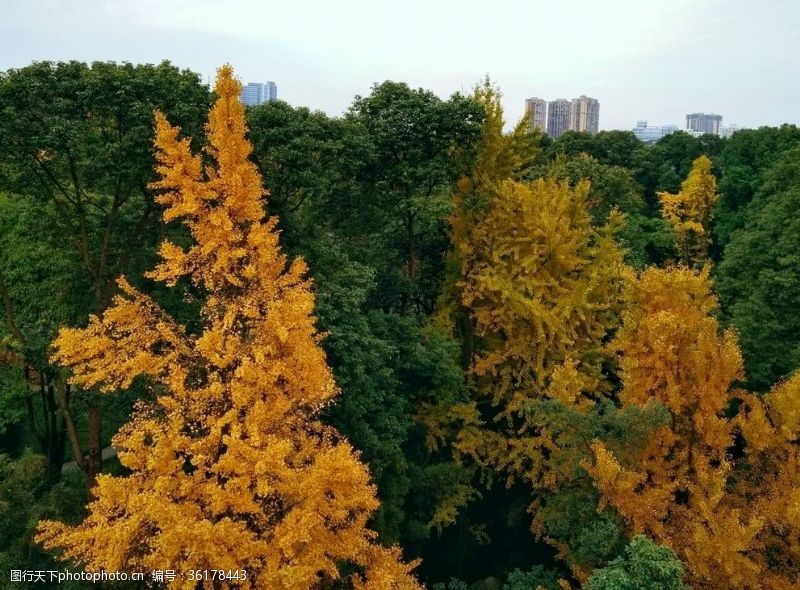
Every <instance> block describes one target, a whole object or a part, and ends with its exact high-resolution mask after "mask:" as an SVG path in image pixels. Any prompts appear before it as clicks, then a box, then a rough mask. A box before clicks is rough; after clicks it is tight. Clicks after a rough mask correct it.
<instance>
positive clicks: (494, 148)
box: [436, 77, 540, 368]
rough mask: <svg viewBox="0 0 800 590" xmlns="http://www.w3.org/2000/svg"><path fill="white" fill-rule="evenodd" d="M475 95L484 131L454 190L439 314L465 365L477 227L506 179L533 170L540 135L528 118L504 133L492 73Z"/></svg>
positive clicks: (469, 358) (469, 343) (470, 336)
mask: <svg viewBox="0 0 800 590" xmlns="http://www.w3.org/2000/svg"><path fill="white" fill-rule="evenodd" d="M473 98H474V99H475V101H476V102H478V103H479V104H480V105H481V106H482V107H483V112H484V120H483V129H482V133H481V138H480V141H479V142H478V146H477V149H476V153H475V159H474V162H473V164H472V167H471V169H470V170H469V172H468V173H467V174H465V175H464V176H462V177H461V178H459V179H458V182H457V183H456V190H455V192H454V193H453V211H452V212H451V214H450V217H449V222H450V243H451V250H450V252H449V253H448V259H447V274H446V276H445V281H444V285H443V288H442V292H441V294H440V296H439V300H438V301H437V315H436V320H437V323H438V324H439V325H440V326H441V327H443V328H444V329H445V330H446V331H447V332H450V333H452V334H454V335H458V336H459V337H460V340H461V341H462V345H463V353H464V359H463V360H464V365H465V368H466V366H467V365H469V363H470V362H471V361H472V354H473V352H474V351H473V350H472V346H473V344H474V342H473V340H474V335H473V334H472V331H473V327H472V325H471V324H470V321H469V318H468V317H467V314H466V311H465V310H464V308H463V306H462V305H461V294H460V293H461V287H460V286H459V282H460V281H461V280H462V279H463V278H464V276H466V275H467V274H468V273H469V268H468V265H469V261H470V259H471V255H472V254H471V253H472V252H473V250H474V248H475V244H474V243H473V230H474V228H475V225H476V224H477V223H478V222H479V221H480V220H481V219H482V218H483V216H484V215H485V214H486V212H487V210H488V209H489V207H490V206H491V204H492V202H493V201H494V199H495V198H497V195H498V193H499V192H500V190H501V188H502V185H503V183H504V182H505V181H508V180H514V181H519V180H521V179H522V178H523V177H524V176H525V174H527V173H528V172H529V171H530V168H531V166H532V164H533V160H534V158H535V157H536V154H537V152H538V151H539V147H538V143H539V138H540V136H539V135H538V133H530V131H529V129H530V125H529V121H528V120H527V119H524V118H523V119H521V120H520V121H519V122H518V123H517V125H516V126H515V127H514V129H513V130H512V132H511V133H504V132H503V127H504V126H505V120H504V118H503V106H502V104H501V98H502V94H501V93H500V90H499V89H498V88H497V87H495V86H494V85H493V84H492V82H491V80H490V79H489V78H488V77H487V78H486V79H485V80H484V81H483V83H482V84H479V85H477V86H476V87H475V90H474V92H473Z"/></svg>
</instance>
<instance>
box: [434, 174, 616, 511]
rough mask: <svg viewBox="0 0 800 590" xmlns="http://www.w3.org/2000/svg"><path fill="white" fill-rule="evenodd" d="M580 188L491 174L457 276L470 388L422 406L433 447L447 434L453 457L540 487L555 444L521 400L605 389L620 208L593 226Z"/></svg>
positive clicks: (590, 394) (584, 402)
mask: <svg viewBox="0 0 800 590" xmlns="http://www.w3.org/2000/svg"><path fill="white" fill-rule="evenodd" d="M588 194H589V185H588V183H585V182H582V183H579V184H578V185H577V186H575V187H572V186H570V185H569V184H568V183H567V182H561V181H558V180H556V179H554V178H543V179H537V180H535V181H533V182H530V183H520V182H514V181H510V180H506V181H505V182H503V183H500V184H499V185H498V187H497V193H496V195H495V196H494V197H493V199H492V201H491V204H490V206H489V207H488V209H487V211H486V213H485V215H484V216H483V218H482V219H481V220H480V221H479V222H478V223H477V224H475V227H474V228H473V230H472V234H471V236H470V244H471V247H470V248H469V249H468V250H465V255H466V259H465V267H464V268H465V269H466V271H467V272H466V274H465V276H463V277H462V279H461V280H460V281H459V283H458V286H459V289H460V296H461V301H460V304H461V305H462V306H463V308H464V309H465V310H466V311H467V312H468V313H469V317H470V321H471V322H472V326H473V330H474V334H475V344H474V350H475V354H474V358H473V361H472V363H471V364H470V365H469V367H468V375H469V389H470V393H471V398H470V399H469V400H468V401H466V402H464V403H459V404H453V405H451V406H445V407H430V408H423V412H425V414H424V418H425V420H426V425H427V426H428V427H429V432H430V441H429V442H430V444H431V445H432V446H433V445H437V444H441V443H443V442H445V443H447V444H449V445H450V446H451V447H452V449H453V451H454V454H455V456H456V458H458V459H460V458H462V457H468V458H470V459H471V462H473V463H474V464H477V465H480V466H481V467H484V468H487V469H489V470H492V471H496V472H498V473H500V474H502V475H505V476H508V478H509V481H510V480H514V479H521V480H524V481H527V482H529V483H531V484H532V486H533V487H534V488H536V489H537V490H541V489H542V488H548V489H549V488H550V487H552V485H554V477H553V476H552V472H550V466H551V461H550V459H552V457H553V455H554V454H556V453H560V452H561V449H558V448H556V447H557V443H555V442H554V441H553V439H552V438H551V436H550V433H549V432H548V428H547V425H546V424H542V423H539V422H537V418H535V417H533V416H532V415H531V413H530V412H529V411H528V409H529V405H530V404H531V403H532V402H537V401H542V400H547V399H556V400H559V401H561V402H563V403H564V404H566V405H567V406H569V407H574V408H583V409H585V408H588V407H590V406H591V404H592V400H593V399H597V398H600V397H602V395H603V392H604V391H607V390H608V384H607V383H605V377H604V375H603V371H602V368H603V362H604V359H606V358H607V355H606V353H605V340H606V339H607V337H608V334H609V332H610V330H612V329H613V328H614V327H615V325H616V322H617V317H618V315H619V309H618V307H619V304H618V301H619V298H620V290H621V288H622V275H623V271H624V268H625V266H624V262H623V259H622V253H621V251H620V250H619V249H618V248H617V247H616V245H615V243H614V239H613V231H614V228H615V226H616V225H617V224H618V222H619V219H618V216H617V215H616V214H615V215H614V219H612V220H611V221H610V224H609V225H608V226H606V227H604V228H600V229H598V228H595V227H593V226H592V223H591V218H590V216H589V213H588V211H587V207H586V199H587V198H588ZM459 493H460V495H459V496H458V497H455V498H453V499H449V500H448V503H447V504H445V505H444V506H443V507H442V509H440V511H439V512H438V513H437V514H436V515H435V516H434V523H435V524H449V523H450V522H452V521H453V520H454V518H455V516H456V513H457V508H458V507H459V506H460V505H462V504H465V503H466V502H467V501H468V500H469V499H470V498H471V496H472V494H470V491H469V490H464V489H462V490H460V491H459Z"/></svg>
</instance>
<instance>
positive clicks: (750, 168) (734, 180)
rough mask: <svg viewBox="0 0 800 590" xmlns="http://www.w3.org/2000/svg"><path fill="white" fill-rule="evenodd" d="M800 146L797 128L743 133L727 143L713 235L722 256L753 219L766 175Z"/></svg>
mask: <svg viewBox="0 0 800 590" xmlns="http://www.w3.org/2000/svg"><path fill="white" fill-rule="evenodd" d="M797 145H800V128H798V127H796V126H795V125H782V126H780V127H761V128H759V129H742V130H741V131H737V132H736V133H735V134H734V135H733V137H731V138H730V139H728V140H727V141H726V142H725V144H724V147H723V149H722V150H721V152H720V154H719V157H718V158H717V165H718V167H719V169H720V170H721V171H722V175H721V177H720V180H719V192H720V194H721V195H722V198H721V199H720V201H719V203H718V205H717V211H716V219H717V222H716V224H715V229H714V234H715V238H716V241H717V243H718V246H719V250H718V253H721V251H722V248H724V247H725V246H726V245H727V244H728V242H729V241H730V240H731V238H732V237H733V232H734V231H735V230H737V229H740V228H743V227H744V226H745V225H746V224H747V222H748V221H749V219H750V218H751V217H752V213H753V212H754V208H749V207H748V204H749V203H750V202H751V201H752V200H753V198H754V197H755V196H756V194H757V193H758V191H759V190H760V189H761V187H762V186H763V184H764V182H765V180H766V177H765V175H766V174H767V172H768V171H769V169H770V168H772V166H773V165H774V164H775V162H776V161H777V160H778V159H779V158H780V157H781V155H782V154H784V153H785V152H787V151H788V150H790V149H792V148H793V147H795V146H797Z"/></svg>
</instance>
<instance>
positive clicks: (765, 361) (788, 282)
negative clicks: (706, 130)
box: [716, 136, 800, 391]
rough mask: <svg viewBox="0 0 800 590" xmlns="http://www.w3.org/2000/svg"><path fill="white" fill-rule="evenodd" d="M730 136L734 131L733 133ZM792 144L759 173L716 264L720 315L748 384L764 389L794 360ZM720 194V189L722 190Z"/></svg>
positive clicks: (796, 177) (797, 338)
mask: <svg viewBox="0 0 800 590" xmlns="http://www.w3.org/2000/svg"><path fill="white" fill-rule="evenodd" d="M734 137H735V136H734ZM798 162H800V148H794V149H792V150H788V151H787V152H785V153H784V154H783V155H782V156H780V157H779V159H778V161H777V162H776V163H775V165H774V166H773V167H772V168H771V169H770V170H769V171H768V172H766V173H765V174H764V176H765V182H764V184H763V185H762V187H761V188H760V189H759V190H758V192H757V193H756V195H755V196H754V197H753V199H752V200H751V202H750V203H749V204H748V205H747V206H746V207H745V211H744V215H745V216H746V218H747V222H746V223H745V225H744V227H743V228H741V229H738V230H735V231H734V232H733V234H732V237H731V240H730V242H729V243H728V244H727V246H726V247H725V250H724V251H723V257H722V261H721V262H720V263H719V265H718V267H717V270H716V287H717V291H718V292H719V294H720V299H721V303H722V308H723V311H724V313H725V317H726V318H727V319H728V321H729V323H730V324H731V325H733V326H734V327H735V328H736V330H737V331H738V333H739V340H740V343H741V347H742V352H743V354H744V358H745V367H746V368H747V376H748V383H749V385H750V386H751V387H752V388H754V389H756V390H759V391H765V390H766V389H768V388H769V387H770V385H771V384H772V383H774V382H776V381H777V380H779V379H783V378H785V377H788V376H789V374H790V373H792V372H793V371H794V370H795V369H797V368H798V367H800V319H798V315H797V309H798V306H800V254H798V253H800V218H799V217H798V215H797V212H798V210H800V165H799V164H798ZM723 199H724V197H723Z"/></svg>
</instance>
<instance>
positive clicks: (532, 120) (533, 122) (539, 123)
mask: <svg viewBox="0 0 800 590" xmlns="http://www.w3.org/2000/svg"><path fill="white" fill-rule="evenodd" d="M525 117H526V118H527V119H528V122H529V125H530V130H531V131H535V130H536V129H538V130H539V131H547V101H546V100H544V99H543V98H536V97H533V98H526V99H525Z"/></svg>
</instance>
